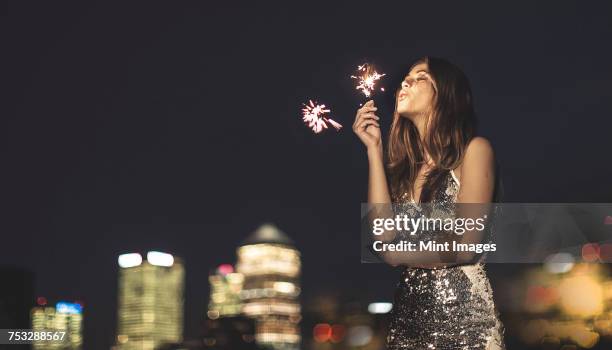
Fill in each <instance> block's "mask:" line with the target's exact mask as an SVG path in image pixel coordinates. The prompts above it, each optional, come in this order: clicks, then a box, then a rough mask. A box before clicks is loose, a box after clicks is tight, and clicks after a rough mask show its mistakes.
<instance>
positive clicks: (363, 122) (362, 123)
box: [353, 100, 382, 151]
mask: <svg viewBox="0 0 612 350" xmlns="http://www.w3.org/2000/svg"><path fill="white" fill-rule="evenodd" d="M376 110H377V108H376V106H374V101H373V100H369V101H368V102H366V103H365V104H364V105H363V107H361V108H359V109H358V110H357V115H356V116H355V122H354V123H353V131H354V132H355V134H357V137H359V139H360V140H361V142H363V144H364V145H366V147H367V148H368V151H370V150H375V149H382V142H381V141H382V137H381V133H380V125H379V124H378V120H380V118H379V117H378V116H376V114H374V112H376Z"/></svg>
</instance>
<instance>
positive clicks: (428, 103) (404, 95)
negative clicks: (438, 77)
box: [397, 63, 436, 120]
mask: <svg viewBox="0 0 612 350" xmlns="http://www.w3.org/2000/svg"><path fill="white" fill-rule="evenodd" d="M435 92H436V90H435V83H434V81H433V79H432V78H431V75H429V67H428V66H427V63H419V64H417V65H415V66H414V67H412V69H411V70H410V73H408V75H407V76H406V78H404V81H403V82H402V86H401V88H400V90H399V91H398V94H397V112H398V113H399V114H400V115H401V116H402V117H405V118H410V119H412V120H414V118H415V117H416V116H418V115H423V114H426V113H428V112H429V111H431V109H432V104H433V101H434V96H435Z"/></svg>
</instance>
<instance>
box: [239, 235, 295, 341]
mask: <svg viewBox="0 0 612 350" xmlns="http://www.w3.org/2000/svg"><path fill="white" fill-rule="evenodd" d="M237 255H238V262H237V264H236V270H237V271H238V272H239V273H241V274H242V275H243V276H244V284H243V287H242V292H241V297H242V300H243V303H244V304H243V307H242V312H243V314H244V315H245V316H247V317H251V318H254V319H255V320H256V331H255V338H256V341H257V343H258V344H260V345H262V346H268V347H271V348H273V349H275V350H281V349H282V350H289V349H291V350H294V349H298V348H299V346H300V342H301V337H300V328H299V322H300V320H301V309H300V303H299V299H298V297H299V295H300V287H299V276H300V269H301V263H300V253H299V252H298V251H297V250H296V249H295V247H294V244H293V242H292V241H291V239H289V237H287V235H286V234H285V233H283V232H282V231H280V230H279V229H278V228H277V227H275V226H274V225H270V224H266V225H262V226H261V227H259V228H258V229H257V231H255V232H254V233H253V234H252V235H251V236H250V237H248V238H247V239H246V240H245V241H244V242H243V245H242V246H240V247H239V248H238V250H237Z"/></svg>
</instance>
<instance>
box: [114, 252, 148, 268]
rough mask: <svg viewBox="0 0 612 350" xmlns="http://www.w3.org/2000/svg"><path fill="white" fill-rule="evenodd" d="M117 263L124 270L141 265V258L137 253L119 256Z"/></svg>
mask: <svg viewBox="0 0 612 350" xmlns="http://www.w3.org/2000/svg"><path fill="white" fill-rule="evenodd" d="M118 261H119V266H121V267H122V268H124V269H125V268H128V267H134V266H138V265H140V264H142V256H141V255H140V254H138V253H128V254H121V255H119V259H118Z"/></svg>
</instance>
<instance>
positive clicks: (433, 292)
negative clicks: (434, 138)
mask: <svg viewBox="0 0 612 350" xmlns="http://www.w3.org/2000/svg"><path fill="white" fill-rule="evenodd" d="M459 185H460V184H459V181H458V179H457V178H456V176H455V174H454V173H453V172H452V171H451V172H449V173H448V176H447V181H446V186H443V188H441V189H440V190H439V191H438V192H437V193H436V194H435V195H434V203H436V205H442V206H445V205H448V207H451V206H452V205H453V204H454V203H455V202H456V200H457V193H458V192H459ZM399 201H400V202H401V201H406V198H405V196H404V197H402V198H400V200H399ZM410 203H413V202H410ZM390 316H391V320H390V325H389V333H388V336H387V349H388V350H399V349H402V350H403V349H419V350H420V349H440V350H456V349H470V350H475V349H481V350H492V349H505V347H504V341H503V332H504V331H503V326H502V324H501V322H500V320H499V317H498V314H497V311H496V308H495V305H494V303H493V293H492V290H491V285H490V283H489V279H488V278H487V276H486V273H485V270H484V266H483V264H482V263H476V264H473V265H462V266H454V267H449V268H440V269H420V268H406V269H405V270H404V271H403V273H402V275H401V279H400V281H399V283H398V286H397V290H396V293H395V300H394V303H393V310H392V311H391V315H390Z"/></svg>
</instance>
